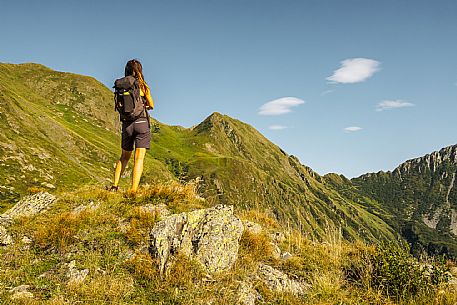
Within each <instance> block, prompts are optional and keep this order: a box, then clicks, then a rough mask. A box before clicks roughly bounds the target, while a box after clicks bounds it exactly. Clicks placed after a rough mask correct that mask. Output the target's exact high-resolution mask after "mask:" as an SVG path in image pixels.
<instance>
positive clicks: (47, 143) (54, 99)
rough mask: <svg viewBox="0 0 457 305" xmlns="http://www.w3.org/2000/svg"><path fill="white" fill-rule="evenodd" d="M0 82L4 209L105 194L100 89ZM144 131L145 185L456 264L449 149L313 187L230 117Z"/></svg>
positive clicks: (60, 81)
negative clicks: (93, 189) (38, 191)
mask: <svg viewBox="0 0 457 305" xmlns="http://www.w3.org/2000/svg"><path fill="white" fill-rule="evenodd" d="M0 80H1V82H0V127H1V128H2V130H3V131H4V132H2V133H1V134H0V161H1V164H0V202H1V204H2V207H1V208H2V209H5V208H6V207H8V206H10V205H11V204H13V203H14V202H15V201H16V200H17V199H18V198H19V197H20V196H21V195H23V194H25V193H27V192H28V191H29V189H30V188H31V187H36V188H47V189H52V190H53V192H60V191H65V190H68V189H73V188H75V187H79V186H83V185H86V184H98V185H101V186H103V185H108V184H109V180H110V178H111V175H112V169H113V164H114V162H115V161H116V159H117V157H118V154H119V151H120V148H119V144H120V143H119V141H120V135H119V124H118V118H117V115H116V113H115V112H114V110H113V101H112V93H111V91H110V90H109V89H108V88H106V87H105V86H104V85H102V84H101V83H99V82H98V81H96V80H95V79H93V78H91V77H87V76H81V75H75V74H71V73H63V72H56V71H53V70H51V69H48V68H46V67H44V66H41V65H37V64H21V65H12V64H0ZM157 106H158V107H160V102H159V103H158V105H157ZM151 123H152V129H151V130H152V144H151V149H150V151H148V156H147V157H146V161H145V162H146V163H145V172H144V175H143V178H142V179H143V181H142V183H151V184H152V183H154V182H156V181H167V180H179V181H181V182H184V183H186V182H189V181H198V188H199V193H200V194H201V196H202V197H204V198H205V199H206V200H207V201H208V202H209V203H211V204H216V203H225V204H232V205H234V206H235V209H238V210H252V209H254V210H260V211H263V212H267V213H268V214H269V215H271V216H272V217H274V218H275V219H277V220H278V221H279V222H280V223H282V224H283V225H286V226H290V227H293V228H296V229H299V230H300V231H301V232H303V233H304V234H306V235H308V236H309V237H311V238H317V239H319V238H320V237H322V236H323V235H325V234H324V233H325V232H326V231H327V230H328V229H329V228H339V229H341V231H342V233H343V236H344V237H345V238H346V239H348V240H358V239H361V240H365V241H369V242H378V241H381V240H396V239H397V238H398V237H399V235H400V234H401V235H402V236H404V237H405V238H406V239H407V240H408V241H410V242H411V243H412V244H413V245H418V244H419V243H420V244H421V245H423V249H424V250H433V251H435V250H436V251H435V252H437V253H450V254H453V255H456V254H457V249H455V234H456V232H455V231H456V227H455V223H456V217H457V216H456V215H455V214H457V213H456V211H457V206H456V203H457V200H456V197H457V196H456V193H457V191H456V190H455V188H453V184H454V177H455V171H456V168H457V166H456V163H457V162H456V159H455V147H454V148H450V149H449V151H450V152H449V154H447V155H446V156H447V157H446V156H444V155H442V154H441V152H440V153H439V154H438V155H439V156H440V157H438V155H435V154H433V157H427V156H426V157H424V158H425V159H424V160H423V161H421V160H419V159H417V160H418V161H408V162H410V165H401V166H400V167H399V168H397V169H396V170H395V171H393V172H392V173H390V172H388V173H378V174H367V175H364V176H362V177H359V178H356V179H353V180H352V181H351V180H348V179H346V178H345V177H343V176H339V175H335V174H328V175H325V176H320V175H319V174H317V173H315V172H314V171H312V169H310V168H309V167H306V166H304V165H302V164H301V163H300V161H299V160H298V159H297V158H296V157H294V156H292V155H288V154H287V153H286V152H284V151H283V150H282V149H281V148H279V147H278V146H276V145H275V144H273V143H271V142H270V141H269V140H268V139H266V138H265V137H264V136H262V135H261V134H260V133H259V132H258V131H257V130H255V129H254V128H253V127H252V126H250V125H248V124H246V123H243V122H241V121H239V120H236V119H233V118H231V117H229V116H226V115H222V114H219V113H213V114H211V115H210V116H209V117H207V118H206V119H205V120H204V121H203V122H201V123H200V124H198V125H196V126H194V127H192V128H183V127H180V126H169V125H166V124H162V123H160V122H158V121H156V120H154V119H152V120H151ZM444 154H446V153H444ZM427 158H428V159H427ZM438 158H440V159H439V160H440V161H439V162H438V161H437V160H438ZM420 159H421V158H420ZM427 160H429V161H427ZM408 162H407V163H408ZM423 162H425V164H428V167H427V165H422V163H423ZM427 162H428V163H427ZM405 164H406V163H405ZM128 172H129V170H128V171H127V172H126V176H128V175H129V173H128ZM124 181H125V182H124V183H127V182H128V179H124ZM124 186H125V185H124ZM121 187H122V185H121ZM446 215H450V217H448V218H446ZM431 241H434V242H436V247H435V248H433V246H431V245H429V244H428V243H427V242H431ZM418 242H419V243H418ZM416 248H417V247H416ZM416 248H415V249H416ZM432 248H433V249H432ZM438 248H439V249H438ZM433 251H432V252H433Z"/></svg>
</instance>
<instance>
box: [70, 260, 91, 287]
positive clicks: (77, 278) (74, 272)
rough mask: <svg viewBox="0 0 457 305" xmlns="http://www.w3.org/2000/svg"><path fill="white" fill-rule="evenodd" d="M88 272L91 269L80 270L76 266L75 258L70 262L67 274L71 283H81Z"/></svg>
mask: <svg viewBox="0 0 457 305" xmlns="http://www.w3.org/2000/svg"><path fill="white" fill-rule="evenodd" d="M88 274H89V269H82V270H78V268H76V261H74V260H73V261H71V262H70V263H69V264H68V271H67V274H66V275H67V278H68V284H69V285H78V284H81V283H82V282H83V281H84V279H85V278H86V276H87V275H88Z"/></svg>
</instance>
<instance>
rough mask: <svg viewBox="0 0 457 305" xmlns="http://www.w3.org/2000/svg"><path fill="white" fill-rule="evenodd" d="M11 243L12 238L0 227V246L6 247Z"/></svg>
mask: <svg viewBox="0 0 457 305" xmlns="http://www.w3.org/2000/svg"><path fill="white" fill-rule="evenodd" d="M12 243H13V238H12V237H11V235H10V234H9V233H8V231H6V229H5V227H4V226H2V225H0V246H8V245H11V244H12Z"/></svg>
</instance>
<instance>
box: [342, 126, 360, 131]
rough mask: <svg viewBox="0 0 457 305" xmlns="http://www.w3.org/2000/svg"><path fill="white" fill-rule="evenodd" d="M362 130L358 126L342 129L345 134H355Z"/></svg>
mask: <svg viewBox="0 0 457 305" xmlns="http://www.w3.org/2000/svg"><path fill="white" fill-rule="evenodd" d="M362 129H363V128H362V127H358V126H349V127H346V128H344V131H345V132H356V131H360V130H362Z"/></svg>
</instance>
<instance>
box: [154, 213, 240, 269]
mask: <svg viewBox="0 0 457 305" xmlns="http://www.w3.org/2000/svg"><path fill="white" fill-rule="evenodd" d="M243 229H244V228H243V224H242V222H241V220H239V219H238V218H237V217H235V216H234V215H233V206H225V205H217V206H215V207H212V208H209V209H201V210H196V211H192V212H189V213H181V214H175V215H171V216H168V217H166V218H164V219H163V220H161V221H159V222H158V223H157V224H156V225H155V226H154V228H153V229H152V231H151V234H150V237H151V244H150V248H149V250H150V253H151V255H152V256H153V257H155V258H158V259H159V262H160V272H162V273H163V272H164V271H165V270H166V269H167V268H168V267H169V266H170V265H171V264H172V263H173V260H174V259H175V258H176V255H177V254H178V253H181V254H184V255H186V256H188V257H190V258H194V259H196V260H197V261H198V262H200V263H201V264H202V265H203V267H204V268H205V270H206V271H207V272H210V273H217V272H220V271H223V270H227V269H229V268H230V267H231V266H232V265H233V263H234V262H235V260H236V259H237V257H238V248H239V240H240V238H241V234H242V233H243Z"/></svg>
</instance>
